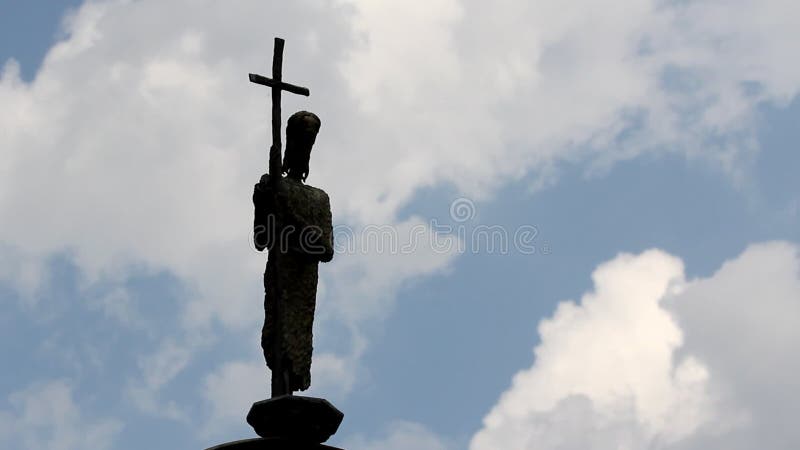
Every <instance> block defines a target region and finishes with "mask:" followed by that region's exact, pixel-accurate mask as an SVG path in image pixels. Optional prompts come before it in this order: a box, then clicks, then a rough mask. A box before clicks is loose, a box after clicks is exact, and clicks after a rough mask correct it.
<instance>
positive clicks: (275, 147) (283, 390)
mask: <svg viewBox="0 0 800 450" xmlns="http://www.w3.org/2000/svg"><path fill="white" fill-rule="evenodd" d="M283 42H284V41H283V39H281V38H278V37H276V38H275V47H274V50H273V53H272V79H270V78H267V77H264V76H261V75H256V74H254V73H251V74H250V82H252V83H257V84H263V85H264V86H269V87H271V88H272V147H270V149H269V175H270V177H269V182H270V185H271V187H272V195H273V196H274V197H275V199H274V200H276V201H275V202H274V203H275V205H278V202H277V195H278V190H279V189H280V183H279V181H280V179H281V173H282V172H283V169H282V167H281V166H282V164H281V91H288V92H292V93H294V94H300V95H305V96H308V95H309V94H310V92H309V91H308V88H304V87H300V86H295V85H293V84H289V83H284V82H283V80H282V78H281V68H282V66H283ZM275 215H276V216H277V220H276V222H277V224H280V223H281V219H280V217H281V212H280V210H279V209H276V211H275ZM277 224H276V225H277ZM269 259H270V260H272V262H274V263H275V265H276V266H278V267H279V263H278V261H279V259H280V245H275V246H274V247H273V248H272V249H271V250H270V252H269ZM278 278H279V277H275V279H274V280H272V282H273V283H275V285H276V289H275V292H281V290H280V287H279V286H278V285H277V283H278V282H279V280H278ZM276 300H277V299H276ZM280 308H281V304H280V301H276V302H275V311H276V314H275V318H276V320H275V324H274V326H275V329H276V330H277V332H276V333H275V336H274V342H273V343H272V345H273V346H274V348H275V353H274V354H275V363H274V367H273V368H272V397H278V396H281V395H292V391H291V389H289V380H288V378H287V374H286V373H285V372H284V367H283V357H282V356H281V345H280V339H281V336H282V331H281V324H280V320H279V319H280V317H281V315H280V313H279V311H280Z"/></svg>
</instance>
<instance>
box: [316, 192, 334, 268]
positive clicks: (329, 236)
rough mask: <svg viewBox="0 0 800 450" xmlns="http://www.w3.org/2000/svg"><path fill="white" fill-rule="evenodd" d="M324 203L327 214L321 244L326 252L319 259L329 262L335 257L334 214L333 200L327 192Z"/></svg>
mask: <svg viewBox="0 0 800 450" xmlns="http://www.w3.org/2000/svg"><path fill="white" fill-rule="evenodd" d="M324 204H325V206H324V208H325V214H324V218H323V224H322V238H321V241H322V242H321V244H322V246H323V248H324V252H323V253H322V255H321V256H320V259H319V260H320V261H321V262H329V261H330V260H332V259H333V215H332V213H331V200H330V198H329V197H328V195H327V194H325V201H324Z"/></svg>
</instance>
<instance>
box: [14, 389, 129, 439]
mask: <svg viewBox="0 0 800 450" xmlns="http://www.w3.org/2000/svg"><path fill="white" fill-rule="evenodd" d="M8 403H9V405H10V409H4V410H0V443H2V444H3V447H4V448H16V449H21V450H22V449H28V450H72V449H76V448H93V449H98V450H103V449H108V448H112V444H113V443H114V438H115V437H116V435H117V434H118V433H119V432H120V431H121V430H122V423H120V421H118V420H116V419H113V418H94V417H86V416H85V415H84V414H83V412H82V411H81V408H80V407H79V405H77V404H76V403H75V400H74V399H73V388H72V386H71V385H70V384H69V383H67V382H65V381H63V380H56V381H49V382H42V383H33V384H31V385H30V386H28V387H27V388H25V389H23V390H21V391H17V392H14V393H12V394H11V395H9V397H8Z"/></svg>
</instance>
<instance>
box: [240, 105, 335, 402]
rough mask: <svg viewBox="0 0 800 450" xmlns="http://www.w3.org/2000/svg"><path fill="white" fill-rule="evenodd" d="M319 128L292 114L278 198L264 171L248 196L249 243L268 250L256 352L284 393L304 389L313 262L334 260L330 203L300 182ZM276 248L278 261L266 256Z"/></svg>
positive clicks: (308, 117)
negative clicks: (258, 350)
mask: <svg viewBox="0 0 800 450" xmlns="http://www.w3.org/2000/svg"><path fill="white" fill-rule="evenodd" d="M319 128H320V120H319V118H318V117H317V116H316V115H314V114H313V113H310V112H306V111H300V112H298V113H295V114H294V115H292V116H291V117H290V118H289V122H288V124H287V126H286V155H285V159H284V163H283V168H282V172H283V173H285V174H286V176H285V177H281V180H280V181H279V188H278V192H277V195H276V193H275V192H274V188H273V187H272V183H271V181H272V180H271V179H270V175H268V174H265V175H264V176H262V177H261V181H260V182H259V183H258V184H256V185H255V189H254V191H253V203H254V205H255V220H254V223H253V226H254V231H255V233H254V236H255V245H256V248H257V249H258V250H264V249H265V248H269V249H270V258H269V260H268V261H267V269H266V272H265V273H264V289H265V292H266V295H265V297H264V310H265V313H266V319H265V321H264V328H263V329H262V334H261V347H262V349H263V350H264V357H265V358H266V360H267V365H268V366H269V367H270V369H271V370H272V372H273V375H272V376H273V386H275V384H276V383H278V384H282V386H280V387H282V388H283V392H282V393H284V394H288V393H291V392H292V391H303V390H306V389H308V387H309V385H310V384H311V351H312V333H311V329H312V324H313V321H314V307H315V302H316V294H317V280H318V275H317V265H318V263H319V262H320V261H321V262H328V261H330V260H331V258H333V227H332V222H331V209H330V200H329V199H328V195H327V194H326V193H325V191H323V190H322V189H318V188H315V187H312V186H309V185H306V184H305V183H304V182H305V179H306V177H307V176H308V172H309V168H308V163H309V159H310V156H311V148H312V146H313V145H314V141H315V139H316V136H317V132H318V131H319ZM276 201H277V204H276ZM277 251H280V257H279V258H280V259H279V261H280V262H279V263H278V264H276V263H275V261H274V259H275V258H273V256H272V255H274V252H277ZM278 358H281V360H280V362H279V361H278V360H277V359H278ZM276 372H280V373H276Z"/></svg>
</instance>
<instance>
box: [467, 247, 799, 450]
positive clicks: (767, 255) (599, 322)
mask: <svg viewBox="0 0 800 450" xmlns="http://www.w3.org/2000/svg"><path fill="white" fill-rule="evenodd" d="M592 279H593V281H594V290H593V291H592V292H589V293H586V294H585V295H584V296H583V297H582V298H581V301H580V302H579V303H575V302H571V301H566V302H562V303H561V304H559V306H558V308H557V310H556V312H555V313H554V314H553V316H552V317H551V318H548V319H545V320H543V321H542V322H541V323H540V325H539V333H540V336H541V343H540V344H539V345H538V346H537V347H536V349H535V352H534V353H535V362H534V364H533V365H532V367H530V368H529V369H526V370H523V371H521V372H519V373H517V374H516V375H515V376H514V378H513V381H512V385H511V387H510V388H509V389H508V390H507V391H506V392H504V393H503V395H502V396H501V397H500V399H499V401H498V403H497V404H496V405H495V406H494V407H493V408H492V410H491V411H490V412H489V414H488V415H487V416H486V417H485V418H484V424H483V428H482V429H481V430H480V431H479V432H478V433H477V434H476V435H475V436H474V437H473V440H472V442H471V446H470V448H471V449H472V450H480V449H490V448H492V449H493V448H504V449H533V448H536V449H550V448H553V449H555V448H558V449H572V448H575V449H578V448H581V449H586V448H591V449H612V448H613V449H619V448H626V449H627V448H629V449H636V448H654V449H692V448H737V449H738V448H742V449H745V448H755V447H764V448H790V447H792V446H796V445H797V444H798V443H800V434H798V433H797V432H796V431H793V428H792V427H788V426H787V425H788V421H789V420H792V418H793V417H795V414H796V412H797V406H796V405H797V404H798V403H797V400H798V399H797V398H796V397H797V395H795V393H796V392H798V389H797V387H798V386H797V381H796V380H797V379H798V375H800V367H798V366H797V364H796V363H795V361H797V359H798V356H800V355H798V354H797V349H796V348H795V346H794V343H796V342H797V338H798V334H797V333H798V331H797V328H798V326H799V325H800V258H799V257H798V254H797V248H796V247H794V246H792V245H790V244H786V243H769V244H759V245H754V246H752V247H750V248H748V249H747V250H746V251H745V252H744V253H743V254H742V255H740V256H739V257H738V258H736V259H735V260H732V261H729V262H727V263H725V264H724V265H723V266H722V267H721V268H720V269H719V271H718V272H717V273H715V274H714V275H712V276H711V277H709V278H704V279H697V280H691V281H687V280H686V279H685V277H684V269H683V264H682V262H681V260H680V259H678V258H676V257H674V256H671V255H668V254H666V253H664V252H662V251H659V250H650V251H647V252H644V253H642V254H640V255H630V254H622V255H619V256H618V257H617V258H615V259H613V260H611V261H609V262H606V263H603V264H601V265H600V266H599V267H598V268H597V269H596V270H595V272H594V273H593V275H592ZM778 368H780V369H779V370H778Z"/></svg>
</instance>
